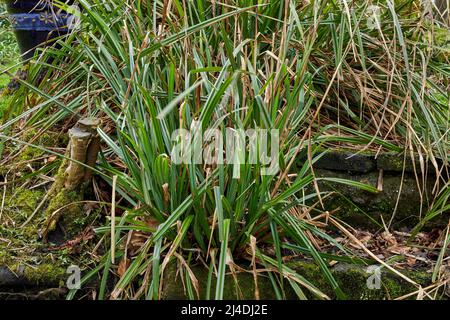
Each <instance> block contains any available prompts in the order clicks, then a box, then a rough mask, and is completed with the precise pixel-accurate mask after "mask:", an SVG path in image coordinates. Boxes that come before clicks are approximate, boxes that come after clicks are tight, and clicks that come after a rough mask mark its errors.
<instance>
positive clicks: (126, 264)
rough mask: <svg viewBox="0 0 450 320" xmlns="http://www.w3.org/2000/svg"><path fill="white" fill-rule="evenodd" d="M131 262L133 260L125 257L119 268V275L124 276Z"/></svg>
mask: <svg viewBox="0 0 450 320" xmlns="http://www.w3.org/2000/svg"><path fill="white" fill-rule="evenodd" d="M130 262H131V260H130V259H128V258H126V257H124V258H123V259H122V260H121V261H120V263H119V267H118V269H117V274H118V275H119V277H121V278H122V276H123V275H124V274H125V272H126V271H127V270H128V267H129V266H130Z"/></svg>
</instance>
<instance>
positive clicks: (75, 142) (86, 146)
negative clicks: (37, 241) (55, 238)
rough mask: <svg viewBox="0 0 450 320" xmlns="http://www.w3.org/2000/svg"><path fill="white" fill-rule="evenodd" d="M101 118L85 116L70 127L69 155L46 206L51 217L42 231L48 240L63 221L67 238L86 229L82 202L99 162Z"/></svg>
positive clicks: (50, 191)
mask: <svg viewBox="0 0 450 320" xmlns="http://www.w3.org/2000/svg"><path fill="white" fill-rule="evenodd" d="M99 125H100V121H99V120H98V119H95V118H84V119H81V120H79V121H78V122H77V124H76V125H75V126H74V127H73V128H72V129H70V130H69V137H70V140H69V144H68V146H67V150H66V157H67V158H68V159H64V161H63V163H62V164H61V167H60V169H59V171H58V174H57V176H56V177H55V182H54V183H53V186H52V187H51V189H50V190H49V194H48V198H49V199H51V200H50V201H49V204H48V206H47V209H46V214H47V216H48V218H47V223H46V224H45V228H44V229H43V231H42V232H41V236H42V237H43V238H44V241H46V240H47V237H48V235H49V233H51V232H52V231H54V230H55V229H56V226H57V225H58V224H59V225H60V226H61V227H62V229H63V231H64V234H65V238H71V237H74V236H76V235H77V234H78V233H80V232H81V231H82V228H83V227H84V226H83V221H84V220H85V219H84V218H85V216H86V215H85V213H84V212H83V205H82V201H83V200H84V193H85V190H86V187H87V186H88V184H89V183H90V181H91V180H92V175H93V172H92V168H93V167H94V166H95V163H96V162H97V156H98V152H99V151H100V137H99V136H98V133H97V128H98V127H99Z"/></svg>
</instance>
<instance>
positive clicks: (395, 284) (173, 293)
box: [162, 261, 431, 300]
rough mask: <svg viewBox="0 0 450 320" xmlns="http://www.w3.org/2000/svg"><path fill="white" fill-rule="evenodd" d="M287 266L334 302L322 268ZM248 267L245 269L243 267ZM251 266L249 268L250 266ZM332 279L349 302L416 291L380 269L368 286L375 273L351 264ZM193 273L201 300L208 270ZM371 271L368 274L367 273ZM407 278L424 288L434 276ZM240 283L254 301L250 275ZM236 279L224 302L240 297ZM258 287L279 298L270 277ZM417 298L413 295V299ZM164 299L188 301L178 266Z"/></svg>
mask: <svg viewBox="0 0 450 320" xmlns="http://www.w3.org/2000/svg"><path fill="white" fill-rule="evenodd" d="M286 265H288V266H289V268H291V269H294V270H295V271H296V272H298V274H300V275H302V276H303V277H305V279H306V280H308V281H310V282H311V283H313V284H314V285H315V286H316V287H318V288H319V289H320V290H321V291H322V292H323V293H325V294H327V295H328V296H329V297H330V298H331V299H335V298H336V297H335V294H334V291H333V289H332V288H331V286H330V285H329V284H328V282H327V280H326V279H325V277H324V275H323V273H322V271H321V269H320V268H319V266H318V265H316V264H315V263H313V262H305V261H296V262H290V263H287V264H286ZM243 267H245V266H243ZM247 267H248V266H247ZM330 269H331V272H332V274H333V276H334V277H335V279H336V281H337V282H338V284H339V286H340V287H341V289H342V291H343V292H344V294H345V295H346V298H347V299H350V300H369V299H374V300H380V299H394V298H398V297H400V296H403V295H406V294H408V293H411V292H413V291H415V290H416V287H415V286H414V285H412V284H411V283H409V282H407V281H406V280H404V279H402V278H400V277H399V276H397V275H395V274H393V273H392V272H390V271H388V270H385V269H383V268H380V269H378V270H379V276H380V277H379V279H380V282H379V287H377V286H376V285H375V286H371V285H368V283H369V282H370V279H369V278H370V276H371V275H372V274H373V272H372V271H370V269H369V270H368V269H367V266H359V265H352V264H346V263H338V264H336V265H335V266H334V267H332V268H330ZM192 271H193V272H194V274H195V276H196V277H197V279H198V283H199V286H200V298H201V299H205V297H206V286H207V283H208V270H207V269H206V268H205V267H203V266H194V267H192ZM368 271H369V272H368ZM403 273H404V274H405V275H406V276H407V277H409V278H410V279H412V280H413V281H415V282H417V283H418V284H420V285H422V287H425V286H426V285H428V284H429V283H430V281H431V275H429V274H427V273H426V272H425V271H404V272H403ZM215 281H216V278H215V277H214V276H213V280H212V288H211V295H210V297H212V298H214V285H215ZM237 281H238V283H239V287H240V289H241V292H242V297H243V298H244V299H255V296H254V282H253V275H252V274H251V273H245V272H244V273H238V274H237ZM375 284H376V283H375ZM237 287H238V286H237V285H236V284H235V280H234V279H233V277H232V276H231V275H227V277H226V280H225V292H224V299H230V300H235V299H236V298H237V297H238V296H239V292H238V290H237ZM258 287H259V292H260V298H261V299H266V300H274V299H276V295H275V293H274V290H273V287H272V284H271V281H270V279H269V278H268V277H267V276H262V275H261V274H260V275H259V276H258ZM284 289H285V294H286V296H285V298H286V299H287V300H295V299H297V296H296V295H295V293H294V291H293V289H292V288H291V286H290V285H289V282H288V281H285V282H284ZM302 290H303V291H304V293H305V294H306V296H307V297H308V298H309V299H314V296H313V295H312V294H310V293H309V292H308V290H307V289H305V288H304V287H302ZM412 298H414V296H412ZM162 299H166V300H173V299H187V294H186V292H185V290H184V289H183V282H182V280H181V278H180V275H179V274H178V275H177V274H176V269H175V266H174V265H173V264H172V266H171V267H168V269H167V270H166V272H165V274H164V287H163V295H162Z"/></svg>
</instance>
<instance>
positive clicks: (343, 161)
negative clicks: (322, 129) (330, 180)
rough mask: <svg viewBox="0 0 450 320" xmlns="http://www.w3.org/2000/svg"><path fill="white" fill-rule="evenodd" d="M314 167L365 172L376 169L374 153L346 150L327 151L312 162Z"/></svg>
mask: <svg viewBox="0 0 450 320" xmlns="http://www.w3.org/2000/svg"><path fill="white" fill-rule="evenodd" d="M314 168H318V169H326V170H336V171H349V172H356V173H367V172H371V171H374V170H376V168H377V163H376V161H375V157H374V155H370V154H357V153H352V152H347V151H327V152H325V153H324V154H323V155H322V157H321V158H320V159H319V160H318V161H317V162H316V163H314Z"/></svg>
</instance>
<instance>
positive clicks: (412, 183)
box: [308, 169, 449, 230]
mask: <svg viewBox="0 0 450 320" xmlns="http://www.w3.org/2000/svg"><path fill="white" fill-rule="evenodd" d="M315 174H316V177H335V178H340V179H346V180H352V181H357V182H361V183H365V184H368V185H371V186H373V187H376V186H377V184H378V178H379V173H378V172H370V173H367V174H349V173H346V172H341V171H331V170H323V169H317V170H315ZM420 183H421V184H422V182H420ZM433 183H434V181H433V179H429V180H427V181H426V182H425V190H424V191H425V194H424V197H423V199H421V198H420V190H419V189H418V187H417V181H416V178H415V176H414V175H413V174H405V175H404V178H403V182H402V179H401V175H398V174H392V173H385V174H384V175H383V181H382V187H383V190H382V191H380V192H378V193H376V194H374V193H370V192H367V191H364V190H361V189H358V188H356V187H353V186H349V185H345V184H341V183H335V182H329V181H321V180H319V181H318V185H319V189H320V191H332V192H335V194H334V195H332V196H330V197H328V198H326V200H325V208H326V210H328V211H331V210H334V209H337V208H339V211H338V212H337V213H336V216H337V217H338V218H340V219H342V220H343V221H345V222H347V223H349V224H350V225H351V226H352V227H354V228H365V229H369V230H374V229H379V228H381V227H382V219H381V217H383V220H384V222H385V223H386V224H388V223H389V221H390V220H391V218H392V215H393V212H394V209H395V207H396V204H397V199H398V198H399V199H398V205H397V210H396V212H395V215H394V217H393V218H392V220H393V224H392V226H393V227H395V228H401V227H404V226H406V227H409V228H413V227H414V226H415V225H416V224H417V223H418V222H419V221H420V218H421V214H422V217H423V215H424V214H425V213H426V211H427V208H428V206H429V204H430V203H429V202H428V200H427V199H430V198H432V197H431V190H432V188H433ZM308 191H309V192H314V190H313V187H310V190H308ZM399 195H400V196H399ZM421 209H422V210H421ZM448 219H449V216H448V214H442V215H441V216H438V217H436V218H435V219H432V220H430V221H429V223H428V224H427V225H426V226H425V228H426V229H432V228H435V227H445V226H446V225H447V223H448Z"/></svg>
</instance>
